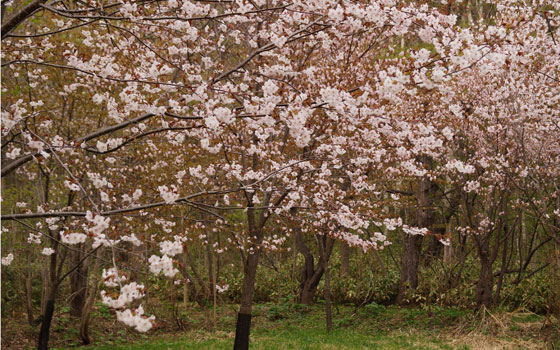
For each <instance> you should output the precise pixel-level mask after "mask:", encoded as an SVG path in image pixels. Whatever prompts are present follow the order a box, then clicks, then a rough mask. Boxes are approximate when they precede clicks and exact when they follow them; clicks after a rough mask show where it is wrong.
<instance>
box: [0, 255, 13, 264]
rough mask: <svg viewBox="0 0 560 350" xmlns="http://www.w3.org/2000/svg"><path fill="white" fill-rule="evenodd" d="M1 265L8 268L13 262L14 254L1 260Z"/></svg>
mask: <svg viewBox="0 0 560 350" xmlns="http://www.w3.org/2000/svg"><path fill="white" fill-rule="evenodd" d="M1 261H2V265H4V266H9V265H10V264H11V263H12V261H14V254H12V253H10V254H8V255H6V256H5V257H3V258H2V260H1Z"/></svg>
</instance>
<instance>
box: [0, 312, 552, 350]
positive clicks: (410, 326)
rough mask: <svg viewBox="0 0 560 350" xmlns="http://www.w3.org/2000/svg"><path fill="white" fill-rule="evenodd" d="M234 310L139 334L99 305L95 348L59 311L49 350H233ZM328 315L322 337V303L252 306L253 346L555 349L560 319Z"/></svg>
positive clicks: (26, 345)
mask: <svg viewBox="0 0 560 350" xmlns="http://www.w3.org/2000/svg"><path fill="white" fill-rule="evenodd" d="M177 310H181V311H180V312H177ZM236 310H237V307H236V305H221V306H219V307H218V308H217V312H216V315H217V319H216V325H214V319H213V309H212V308H211V307H210V308H200V307H198V306H194V305H190V306H189V307H188V309H185V308H183V307H179V308H174V312H173V313H174V314H175V315H176V317H174V318H163V317H160V318H158V325H157V326H156V327H155V329H153V330H151V331H150V332H149V333H147V334H139V333H137V332H135V331H134V330H131V329H130V328H128V327H126V326H124V325H122V324H121V323H119V322H117V321H116V319H115V317H114V315H111V313H110V311H109V310H108V309H107V308H105V307H104V306H102V305H101V304H98V305H97V307H96V311H95V313H94V314H93V315H92V316H93V319H92V323H91V325H92V326H91V335H92V338H93V341H94V344H92V345H89V346H79V342H78V339H77V334H78V330H77V328H78V327H79V322H77V320H75V319H71V318H70V317H69V316H68V314H67V313H66V314H64V313H61V314H58V315H56V319H55V320H56V321H55V323H54V324H53V328H52V337H51V338H52V340H51V345H52V346H53V348H55V349H75V350H102V349H103V350H110V349H137V350H168V349H170V350H171V349H173V350H187V349H201V350H205V349H231V348H232V344H233V338H234V336H235V316H236ZM333 311H334V312H333V330H332V331H331V332H330V333H327V332H326V326H325V318H324V317H325V316H324V315H325V313H324V308H323V305H321V304H318V305H314V306H312V307H307V306H304V305H297V304H292V303H280V304H274V303H268V304H259V305H256V306H255V307H254V317H253V329H252V334H251V349H259V350H265V349H270V350H273V349H274V350H283V349H302V350H303V349H383V350H392V349H460V350H466V349H472V350H479V349H480V350H486V349H500V350H502V349H551V350H556V349H560V330H559V322H558V320H557V319H555V318H554V317H552V318H547V317H545V316H542V315H537V314H534V313H531V312H528V311H525V310H517V311H515V312H506V311H500V310H498V311H485V312H478V313H473V312H472V311H468V310H462V309H458V308H441V307H436V306H433V307H430V308H427V307H423V308H420V307H416V308H401V307H396V306H387V307H385V306H382V305H377V304H370V305H366V306H364V307H362V308H360V309H356V308H355V307H352V306H338V307H335V308H334V310H333ZM14 316H15V315H10V316H8V317H3V322H2V349H32V348H34V347H35V339H34V338H35V336H36V334H37V329H36V328H35V327H31V326H28V325H26V323H25V318H23V317H21V318H19V317H18V319H20V320H21V321H19V322H20V324H19V325H18V324H17V322H16V321H15V320H12V318H13V317H14ZM21 316H23V315H21Z"/></svg>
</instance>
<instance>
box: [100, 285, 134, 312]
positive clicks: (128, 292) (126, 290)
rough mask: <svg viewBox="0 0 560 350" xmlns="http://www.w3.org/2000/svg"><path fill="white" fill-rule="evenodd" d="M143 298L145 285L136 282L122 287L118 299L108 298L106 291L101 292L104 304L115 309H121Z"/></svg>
mask: <svg viewBox="0 0 560 350" xmlns="http://www.w3.org/2000/svg"><path fill="white" fill-rule="evenodd" d="M142 297H144V285H143V284H137V283H136V282H131V283H129V284H125V285H124V286H122V287H121V289H120V293H119V296H118V298H117V299H113V298H111V297H110V296H108V295H107V292H106V291H104V290H102V291H101V301H102V303H103V304H105V305H107V306H109V307H110V308H113V309H121V308H123V307H124V306H126V305H127V304H129V303H131V302H132V301H134V300H136V299H140V298H142Z"/></svg>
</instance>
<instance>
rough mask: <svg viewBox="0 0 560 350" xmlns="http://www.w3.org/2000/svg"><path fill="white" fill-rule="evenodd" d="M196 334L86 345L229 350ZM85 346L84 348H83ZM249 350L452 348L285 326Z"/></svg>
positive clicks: (212, 337)
mask: <svg viewBox="0 0 560 350" xmlns="http://www.w3.org/2000/svg"><path fill="white" fill-rule="evenodd" d="M198 336H199V337H202V338H204V337H209V339H205V340H195V339H196V336H194V338H195V339H193V338H186V337H185V338H183V339H179V340H173V341H166V340H155V341H153V342H150V343H139V344H133V345H131V344H127V345H106V346H98V347H87V349H91V350H94V349H95V350H110V349H122V350H124V349H130V350H171V349H173V350H191V349H192V350H195V349H200V350H210V349H231V348H232V347H233V346H232V345H233V334H223V333H220V332H216V333H208V334H198ZM84 349H85V348H84ZM251 349H258V350H276V349H278V350H280V349H282V350H283V349H294V350H296V349H301V350H312V349H313V350H314V349H386V350H392V349H454V348H453V347H451V346H449V345H446V344H444V343H443V342H442V341H441V340H438V339H437V338H435V337H431V338H430V337H427V338H425V337H423V336H416V335H411V334H405V333H398V332H397V333H394V334H390V335H383V334H381V333H376V334H364V333H361V332H355V331H350V330H348V329H339V330H334V331H332V332H331V333H328V334H327V333H326V332H325V331H324V330H316V329H301V328H299V327H286V328H283V329H281V330H278V329H276V330H275V329H270V330H265V329H260V330H257V331H255V332H254V334H252V337H251Z"/></svg>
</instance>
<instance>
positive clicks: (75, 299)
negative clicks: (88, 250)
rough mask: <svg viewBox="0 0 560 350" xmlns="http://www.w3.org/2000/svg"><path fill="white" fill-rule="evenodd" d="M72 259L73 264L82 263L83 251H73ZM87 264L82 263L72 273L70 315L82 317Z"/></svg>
mask: <svg viewBox="0 0 560 350" xmlns="http://www.w3.org/2000/svg"><path fill="white" fill-rule="evenodd" d="M70 254H71V257H70V260H71V262H72V265H78V264H80V260H82V258H83V253H82V252H81V251H71V252H70ZM87 276H88V266H87V264H80V266H79V267H78V268H77V269H76V270H74V272H72V273H71V274H70V291H71V293H72V294H71V298H70V316H73V317H81V316H82V309H83V308H84V305H85V302H86V289H87Z"/></svg>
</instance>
